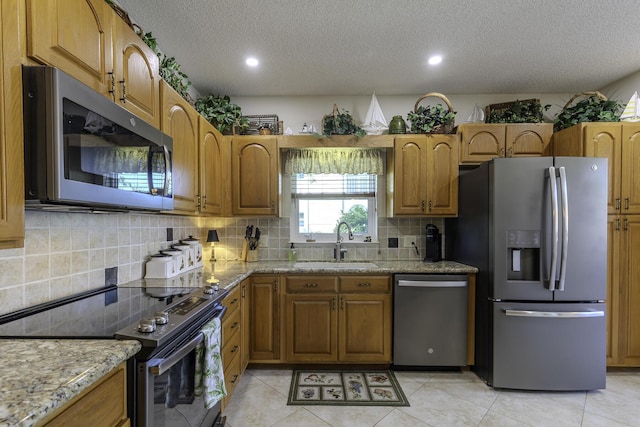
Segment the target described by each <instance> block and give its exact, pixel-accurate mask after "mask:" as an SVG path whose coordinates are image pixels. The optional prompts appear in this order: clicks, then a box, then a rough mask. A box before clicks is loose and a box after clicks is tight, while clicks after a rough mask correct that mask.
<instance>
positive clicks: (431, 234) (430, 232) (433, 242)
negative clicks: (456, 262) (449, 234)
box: [424, 224, 442, 262]
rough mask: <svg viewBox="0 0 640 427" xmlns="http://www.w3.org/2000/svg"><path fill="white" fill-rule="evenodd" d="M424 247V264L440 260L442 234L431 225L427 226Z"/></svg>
mask: <svg viewBox="0 0 640 427" xmlns="http://www.w3.org/2000/svg"><path fill="white" fill-rule="evenodd" d="M425 246H426V247H425V251H424V260H425V261H426V262H436V261H440V260H442V234H441V233H440V231H439V230H438V227H436V226H435V225H433V224H427V227H426V245H425Z"/></svg>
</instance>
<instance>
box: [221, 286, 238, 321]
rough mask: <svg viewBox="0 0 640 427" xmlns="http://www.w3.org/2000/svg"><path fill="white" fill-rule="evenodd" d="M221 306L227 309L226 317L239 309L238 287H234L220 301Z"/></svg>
mask: <svg viewBox="0 0 640 427" xmlns="http://www.w3.org/2000/svg"><path fill="white" fill-rule="evenodd" d="M222 305H224V306H225V307H227V314H226V315H227V316H229V315H230V314H232V313H233V312H234V311H236V310H237V309H238V308H240V286H235V287H234V288H233V289H231V291H230V292H229V294H228V295H227V296H226V297H224V299H223V300H222Z"/></svg>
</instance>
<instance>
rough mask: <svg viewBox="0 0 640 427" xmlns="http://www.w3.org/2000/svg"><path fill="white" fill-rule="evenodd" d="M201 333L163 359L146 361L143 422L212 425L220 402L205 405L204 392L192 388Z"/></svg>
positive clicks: (171, 426)
mask: <svg viewBox="0 0 640 427" xmlns="http://www.w3.org/2000/svg"><path fill="white" fill-rule="evenodd" d="M201 342H202V334H200V335H199V336H198V337H196V338H195V339H193V340H191V341H190V342H189V343H187V344H185V345H184V347H182V348H180V349H179V350H176V351H175V352H173V353H172V354H170V355H168V356H166V357H165V358H163V359H154V360H151V361H149V362H147V363H146V365H147V366H146V367H145V371H146V372H147V373H148V377H147V384H146V390H147V393H148V395H147V396H146V398H145V399H143V401H144V402H145V404H146V410H143V412H145V413H146V415H143V414H141V413H140V410H139V411H138V413H139V415H143V416H144V417H145V418H146V422H144V423H143V424H142V425H145V426H154V427H183V426H184V427H192V426H207V427H209V426H212V425H213V423H214V421H215V419H216V416H217V415H218V414H219V413H220V402H218V404H216V405H215V406H214V407H213V408H210V409H206V408H205V404H204V396H203V395H202V394H198V393H196V391H195V369H196V347H197V346H198V344H200V343H201Z"/></svg>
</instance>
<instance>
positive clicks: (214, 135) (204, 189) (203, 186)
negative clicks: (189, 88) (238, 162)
mask: <svg viewBox="0 0 640 427" xmlns="http://www.w3.org/2000/svg"><path fill="white" fill-rule="evenodd" d="M198 128H199V131H200V155H199V160H200V182H199V184H200V185H199V192H198V197H197V199H198V200H197V205H198V211H199V212H200V213H203V214H211V215H222V214H223V201H224V195H225V193H226V192H227V189H226V186H225V183H226V182H227V180H225V179H224V177H225V176H226V174H228V173H229V172H228V171H229V169H228V166H227V164H228V162H225V161H224V159H225V158H228V155H229V151H228V150H226V149H225V147H226V145H225V144H224V137H223V136H222V134H221V133H220V132H218V130H217V129H216V128H215V127H214V126H213V125H212V124H211V123H209V122H208V121H206V120H205V119H204V117H202V116H200V115H198Z"/></svg>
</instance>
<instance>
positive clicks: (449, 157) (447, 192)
mask: <svg viewBox="0 0 640 427" xmlns="http://www.w3.org/2000/svg"><path fill="white" fill-rule="evenodd" d="M426 169H427V184H426V185H427V214H428V215H435V216H453V215H457V214H458V139H457V138H456V136H455V135H431V136H430V137H429V138H427V167H426Z"/></svg>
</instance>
